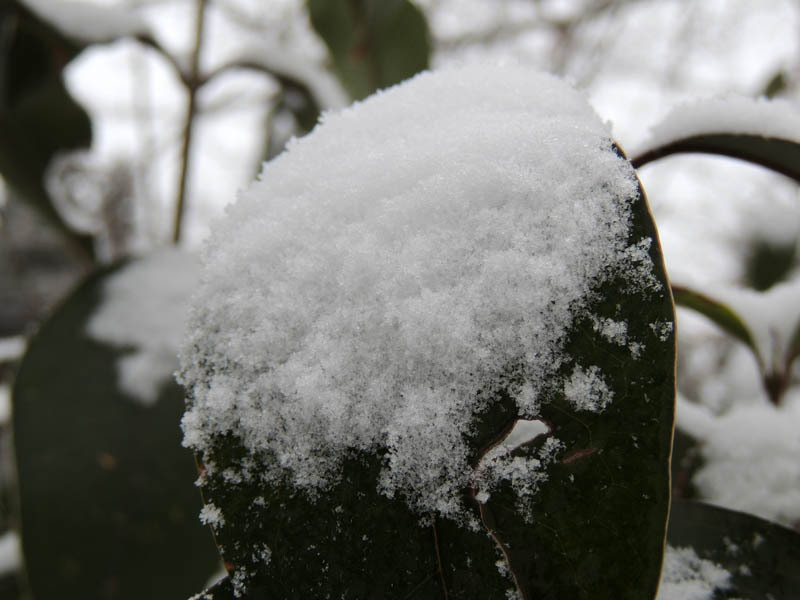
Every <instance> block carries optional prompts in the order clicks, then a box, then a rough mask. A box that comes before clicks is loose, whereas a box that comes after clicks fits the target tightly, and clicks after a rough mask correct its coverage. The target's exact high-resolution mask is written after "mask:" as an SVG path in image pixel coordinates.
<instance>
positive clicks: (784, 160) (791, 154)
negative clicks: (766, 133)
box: [631, 133, 800, 182]
mask: <svg viewBox="0 0 800 600" xmlns="http://www.w3.org/2000/svg"><path fill="white" fill-rule="evenodd" d="M693 152H699V153H704V154H718V155H721V156H730V157H732V158H739V159H742V160H746V161H749V162H752V163H754V164H757V165H761V166H762V167H767V168H768V169H772V170H773V171H776V172H778V173H781V174H783V175H786V176H787V177H790V178H792V179H794V180H795V181H797V182H800V144H798V143H797V142H794V141H791V140H787V139H780V138H775V137H762V136H759V135H751V134H730V133H714V134H703V135H695V136H689V137H686V138H683V139H679V140H675V141H674V142H671V143H669V144H666V145H664V146H660V147H658V148H654V149H652V150H648V151H647V152H645V153H643V154H640V155H639V156H636V157H634V158H633V160H632V161H631V162H632V163H633V166H634V167H636V168H637V169H638V168H640V167H642V166H644V165H646V164H647V163H650V162H653V161H655V160H658V159H659V158H664V157H665V156H671V155H673V154H685V153H693Z"/></svg>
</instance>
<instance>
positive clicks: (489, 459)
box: [473, 419, 563, 516]
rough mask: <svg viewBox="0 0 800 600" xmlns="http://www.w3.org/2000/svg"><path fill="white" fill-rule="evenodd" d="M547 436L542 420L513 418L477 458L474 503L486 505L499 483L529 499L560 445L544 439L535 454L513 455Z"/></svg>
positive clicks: (545, 475)
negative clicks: (500, 436) (502, 432)
mask: <svg viewBox="0 0 800 600" xmlns="http://www.w3.org/2000/svg"><path fill="white" fill-rule="evenodd" d="M549 433H550V427H548V425H547V424H546V423H544V422H543V421H539V420H536V419H517V420H516V421H515V422H514V424H513V426H512V427H511V428H510V429H509V430H508V432H507V433H506V434H504V436H503V437H502V438H501V439H500V440H498V442H497V443H496V444H494V445H492V446H491V447H490V448H489V449H488V450H487V451H486V453H485V454H484V455H483V456H481V457H479V459H478V464H477V466H476V468H475V475H476V481H475V484H474V487H473V495H474V498H475V500H476V501H477V502H479V503H480V504H486V502H487V501H488V500H489V498H490V497H491V490H492V489H493V488H494V487H496V486H497V485H498V484H499V483H501V482H508V483H510V484H511V487H512V489H513V490H514V491H515V492H516V493H517V496H518V497H519V498H520V499H523V501H524V499H526V498H530V497H531V496H533V495H534V493H535V492H536V490H537V489H538V487H539V485H540V484H541V483H543V482H544V481H546V480H547V474H546V471H545V468H546V467H547V466H548V465H549V464H550V463H552V462H553V460H554V457H555V454H556V452H557V451H558V450H561V449H562V447H563V445H562V444H560V443H559V442H558V440H556V439H555V438H548V439H547V440H546V441H545V444H544V445H543V446H542V447H541V448H540V449H539V451H538V452H537V453H534V454H525V455H520V454H513V453H514V451H515V450H517V449H518V448H520V447H523V446H525V445H527V444H530V443H531V442H533V441H534V440H536V439H537V438H539V437H540V436H542V435H546V434H549ZM548 442H549V443H548ZM528 516H530V515H528Z"/></svg>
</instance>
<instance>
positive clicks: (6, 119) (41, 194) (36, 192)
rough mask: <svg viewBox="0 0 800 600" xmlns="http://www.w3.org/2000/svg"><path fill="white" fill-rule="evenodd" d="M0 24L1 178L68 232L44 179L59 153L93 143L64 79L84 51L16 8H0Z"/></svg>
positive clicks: (88, 127) (87, 126) (83, 113)
mask: <svg viewBox="0 0 800 600" xmlns="http://www.w3.org/2000/svg"><path fill="white" fill-rule="evenodd" d="M0 19H1V20H0V26H1V27H0V47H2V48H3V49H4V53H3V54H2V55H0V174H2V176H3V177H4V179H5V180H6V182H7V183H8V184H9V185H10V186H11V187H12V188H13V189H14V190H15V191H16V192H17V196H18V197H20V198H22V199H24V200H26V201H28V202H30V203H31V204H32V205H33V206H34V207H35V208H36V209H37V210H38V211H39V212H40V213H41V214H43V215H44V216H45V217H46V218H47V219H48V220H49V221H50V222H51V223H53V224H55V225H57V226H58V227H59V228H60V229H61V230H62V231H63V232H65V233H69V228H68V227H67V226H66V224H65V223H64V222H63V221H62V220H61V218H60V217H59V215H58V213H57V212H56V211H55V209H54V208H53V207H52V205H51V204H50V199H49V197H48V195H47V192H46V191H45V189H44V184H43V176H44V173H45V169H46V168H47V165H48V164H49V162H50V160H51V159H52V158H53V157H54V156H55V155H56V154H57V153H58V152H61V151H67V150H74V149H77V148H83V147H87V146H88V145H89V144H90V142H91V137H92V130H91V123H90V121H89V116H88V115H87V114H86V111H84V109H83V108H82V107H81V106H80V105H78V104H77V103H76V102H75V100H74V99H73V98H72V96H70V94H69V92H68V91H67V89H66V88H65V87H64V82H63V78H62V70H63V68H64V67H65V66H66V64H67V63H68V62H69V61H70V60H71V59H72V58H73V57H74V56H75V55H76V54H77V53H78V52H79V51H80V50H81V49H82V47H81V46H78V45H76V44H75V43H73V42H71V41H69V40H67V39H66V38H64V37H63V36H62V35H61V34H59V33H58V32H57V31H56V30H55V29H53V28H52V27H50V26H49V25H47V24H46V23H44V22H43V21H41V20H40V19H38V17H36V16H35V15H34V14H33V13H31V12H30V11H28V10H27V9H26V8H24V7H22V6H20V5H18V4H16V3H14V4H12V5H11V6H5V7H3V8H2V9H0ZM84 245H85V243H84Z"/></svg>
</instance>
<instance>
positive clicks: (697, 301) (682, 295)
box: [672, 285, 761, 364]
mask: <svg viewBox="0 0 800 600" xmlns="http://www.w3.org/2000/svg"><path fill="white" fill-rule="evenodd" d="M672 295H673V297H674V299H675V304H677V305H678V306H685V307H686V308H691V309H692V310H695V311H697V312H699V313H700V314H701V315H704V316H705V317H707V318H709V319H710V320H711V321H713V322H714V323H715V324H716V325H718V326H719V327H720V328H721V329H722V330H724V331H726V332H727V333H728V334H730V335H731V336H733V337H734V338H736V339H737V340H739V341H740V342H742V343H743V344H745V345H746V346H747V347H748V348H750V350H752V351H753V354H755V356H756V357H757V358H758V360H759V364H761V358H760V354H759V352H758V348H757V346H756V342H755V339H754V338H753V334H752V333H751V332H750V330H749V329H748V328H747V325H745V324H744V321H743V320H742V318H741V317H740V316H739V315H737V314H736V313H735V312H734V311H733V309H731V308H730V307H728V306H727V305H725V304H723V303H722V302H719V301H718V300H714V299H712V298H709V297H708V296H706V295H704V294H701V293H699V292H695V291H694V290H690V289H689V288H685V287H682V286H679V285H673V286H672Z"/></svg>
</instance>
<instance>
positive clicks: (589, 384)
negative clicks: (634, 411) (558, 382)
mask: <svg viewBox="0 0 800 600" xmlns="http://www.w3.org/2000/svg"><path fill="white" fill-rule="evenodd" d="M564 395H565V396H566V397H567V400H568V401H569V402H570V404H572V406H573V407H574V408H575V410H585V411H589V412H593V413H599V412H603V410H605V408H606V407H607V406H608V405H609V404H611V401H612V400H613V399H614V392H613V390H612V389H611V388H609V387H608V384H607V383H606V382H605V380H604V379H603V376H602V373H601V371H600V367H597V366H594V365H593V366H591V367H589V368H588V369H584V368H583V367H581V366H580V365H575V368H574V369H573V370H572V375H570V377H569V379H568V380H567V381H566V382H565V383H564Z"/></svg>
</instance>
